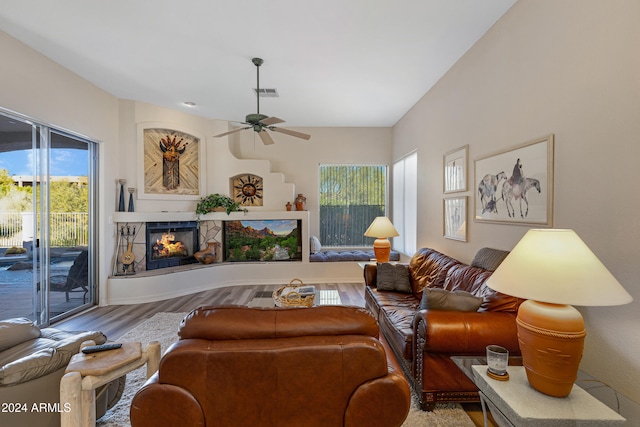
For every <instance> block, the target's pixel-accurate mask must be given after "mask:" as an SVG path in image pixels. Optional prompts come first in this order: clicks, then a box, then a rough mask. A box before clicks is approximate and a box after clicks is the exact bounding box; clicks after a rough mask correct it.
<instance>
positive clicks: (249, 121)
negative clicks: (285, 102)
mask: <svg viewBox="0 0 640 427" xmlns="http://www.w3.org/2000/svg"><path fill="white" fill-rule="evenodd" d="M251 62H253V65H255V66H256V88H255V89H254V90H253V92H254V93H255V95H256V101H257V102H256V112H255V113H253V114H248V115H247V117H246V118H245V120H246V121H245V122H243V123H242V124H244V125H248V126H246V127H243V128H238V129H233V130H230V131H227V132H223V133H221V134H219V135H214V138H218V137H221V136H227V135H230V134H232V133H236V132H240V131H242V130H245V129H253V131H254V132H256V133H257V134H258V135H259V136H260V139H262V142H263V143H264V144H265V145H271V144H273V143H274V141H273V139H272V138H271V136H270V135H269V134H268V133H267V130H270V131H274V132H280V133H284V134H285V135H290V136H293V137H295V138H301V139H306V140H308V139H309V138H311V135H308V134H306V133H302V132H297V131H294V130H290V129H284V128H278V127H275V126H273V125H275V124H278V123H284V120H282V119H281V118H278V117H269V116H266V115H264V114H260V98H261V97H263V95H262V94H265V95H264V96H269V97H277V96H278V91H277V90H276V89H260V66H261V65H262V64H263V63H264V61H263V60H262V59H260V58H253V59H251Z"/></svg>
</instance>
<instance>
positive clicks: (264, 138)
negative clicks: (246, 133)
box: [258, 130, 274, 145]
mask: <svg viewBox="0 0 640 427" xmlns="http://www.w3.org/2000/svg"><path fill="white" fill-rule="evenodd" d="M258 135H259V136H260V139H262V143H263V144H264V145H272V144H273V143H274V141H273V138H271V135H269V134H268V133H267V131H266V130H261V131H260V132H258Z"/></svg>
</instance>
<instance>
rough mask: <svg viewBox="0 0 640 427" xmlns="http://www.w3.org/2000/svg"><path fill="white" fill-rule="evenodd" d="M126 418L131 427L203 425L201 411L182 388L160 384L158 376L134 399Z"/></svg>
mask: <svg viewBox="0 0 640 427" xmlns="http://www.w3.org/2000/svg"><path fill="white" fill-rule="evenodd" d="M129 417H130V419H131V426H132V427H141V426H167V427H174V426H175V427H179V426H204V425H205V419H204V413H203V411H202V407H201V406H200V403H198V401H197V400H196V399H195V397H193V395H191V393H189V392H188V391H187V390H185V389H183V388H180V387H177V386H174V385H171V384H160V383H159V377H158V372H156V373H155V374H154V375H153V376H151V378H149V379H148V380H147V382H146V383H145V385H144V386H143V387H142V388H141V389H140V390H139V391H138V392H137V393H136V395H135V396H134V397H133V400H132V401H131V408H130V409H129Z"/></svg>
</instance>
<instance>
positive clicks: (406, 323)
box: [379, 306, 416, 360]
mask: <svg viewBox="0 0 640 427" xmlns="http://www.w3.org/2000/svg"><path fill="white" fill-rule="evenodd" d="M415 312H416V309H415V306H414V307H411V306H409V307H402V306H395V307H393V306H382V307H381V308H380V319H379V321H380V328H381V329H382V330H384V331H385V337H386V338H387V341H389V343H390V345H391V347H393V348H395V349H396V351H398V352H399V353H400V356H401V357H402V358H403V359H405V360H411V359H412V358H413V318H414V315H415Z"/></svg>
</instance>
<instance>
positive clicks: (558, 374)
mask: <svg viewBox="0 0 640 427" xmlns="http://www.w3.org/2000/svg"><path fill="white" fill-rule="evenodd" d="M486 285H487V286H488V287H489V288H491V289H493V290H495V291H498V292H502V293H504V294H507V295H512V296H515V297H519V298H523V299H526V301H524V302H523V303H522V304H521V305H520V307H519V309H518V316H517V318H516V324H517V329H518V342H519V343H520V351H521V352H522V362H523V365H524V367H525V371H526V373H527V378H528V380H529V383H530V384H531V386H532V387H533V388H534V389H536V390H538V391H540V392H542V393H545V394H548V395H550V396H555V397H565V396H568V395H569V394H570V393H571V389H572V387H573V383H574V382H575V380H576V378H577V374H578V368H579V365H580V360H581V359H582V351H583V347H584V339H585V336H586V331H585V329H584V320H583V319H582V315H581V314H580V312H579V311H578V310H576V309H575V308H573V307H572V306H571V305H569V304H572V305H581V306H612V305H620V304H627V303H629V302H631V301H632V300H633V298H632V297H631V295H629V293H628V292H627V291H626V290H625V289H624V288H623V287H622V285H620V283H619V282H618V281H617V280H616V278H615V277H613V275H612V274H611V273H610V272H609V270H607V268H606V267H605V266H604V265H603V264H602V262H600V260H599V259H598V258H597V257H596V256H595V255H594V253H593V252H591V250H590V249H589V248H588V247H587V245H586V244H585V243H584V242H583V241H582V240H581V239H580V237H578V235H577V234H576V233H575V232H574V231H573V230H559V229H541V230H529V231H528V232H527V233H526V234H525V235H524V237H523V238H522V240H520V242H518V244H517V245H516V247H515V248H513V250H512V251H511V252H510V253H509V255H508V256H507V257H506V258H505V259H504V261H503V262H502V263H501V264H500V266H499V267H498V268H497V269H496V271H495V272H494V273H493V274H492V275H491V277H490V278H489V279H488V280H487V282H486Z"/></svg>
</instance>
